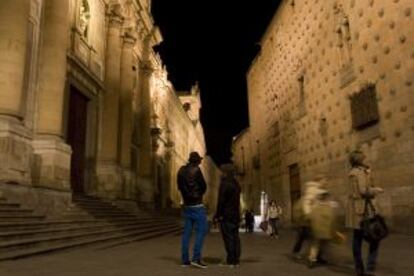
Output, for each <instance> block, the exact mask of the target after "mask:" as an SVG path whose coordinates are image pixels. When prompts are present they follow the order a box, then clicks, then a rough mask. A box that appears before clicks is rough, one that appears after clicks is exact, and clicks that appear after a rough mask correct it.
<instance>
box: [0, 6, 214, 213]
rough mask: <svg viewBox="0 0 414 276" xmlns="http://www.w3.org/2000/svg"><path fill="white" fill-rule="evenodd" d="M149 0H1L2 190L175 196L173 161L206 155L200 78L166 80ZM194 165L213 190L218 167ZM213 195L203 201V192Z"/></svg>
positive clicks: (44, 198) (57, 197) (157, 203)
mask: <svg viewBox="0 0 414 276" xmlns="http://www.w3.org/2000/svg"><path fill="white" fill-rule="evenodd" d="M150 7H151V1H150V0H134V1H128V0H30V1H29V0H2V1H1V2H0V192H1V193H2V194H3V195H4V196H6V197H7V198H10V199H12V200H16V201H18V202H22V203H24V204H25V205H26V206H28V207H31V208H35V209H37V210H39V211H40V212H45V213H56V212H58V211H59V210H63V209H65V208H67V206H68V205H69V204H70V202H71V198H72V196H73V195H76V194H80V195H89V196H94V197H98V198H102V199H106V200H110V201H113V202H116V203H117V204H120V205H122V206H124V207H125V208H132V207H133V206H135V205H136V203H139V205H140V206H142V207H144V208H154V207H158V208H170V207H179V206H180V203H181V202H180V201H181V199H180V196H179V193H178V191H177V188H176V179H175V178H176V171H177V170H178V168H179V167H180V166H181V165H183V164H185V163H186V161H187V158H188V155H189V153H190V152H191V151H193V150H196V151H198V152H199V153H200V154H201V155H203V156H205V155H206V146H205V141H204V132H203V128H202V125H201V123H200V118H199V112H200V109H201V100H200V90H199V88H198V85H197V84H196V85H194V86H193V87H192V88H191V90H190V91H185V92H179V91H175V89H174V87H173V85H172V84H171V82H169V81H168V79H167V75H168V72H167V70H166V68H165V66H164V65H163V63H162V60H161V58H160V56H159V55H158V54H157V53H156V52H155V51H154V50H153V47H154V46H156V45H158V44H160V43H161V42H162V35H161V32H160V30H159V29H158V27H157V26H156V25H155V24H154V20H153V18H152V15H151V9H150ZM202 170H203V172H204V174H205V177H206V179H207V182H208V183H209V184H210V186H209V191H210V194H208V195H207V201H208V202H207V204H210V205H212V204H213V201H214V198H215V196H214V190H215V189H216V187H217V182H218V179H219V170H218V169H217V167H216V165H215V164H214V162H213V161H212V159H211V158H209V157H208V156H205V158H204V162H203V164H202ZM210 201H211V203H210Z"/></svg>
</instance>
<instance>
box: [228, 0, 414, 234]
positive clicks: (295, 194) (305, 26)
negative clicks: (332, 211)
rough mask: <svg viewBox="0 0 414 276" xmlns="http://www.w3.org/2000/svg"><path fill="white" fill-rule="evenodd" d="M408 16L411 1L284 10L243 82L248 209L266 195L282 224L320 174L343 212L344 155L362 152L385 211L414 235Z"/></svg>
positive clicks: (412, 63)
mask: <svg viewBox="0 0 414 276" xmlns="http://www.w3.org/2000/svg"><path fill="white" fill-rule="evenodd" d="M413 9H414V3H413V1H410V0H392V1H388V0H369V1H368V0H367V1H356V0H347V1H341V0H335V1H322V0H312V1H310V0H294V1H293V0H289V1H283V2H282V3H281V5H280V7H279V9H278V11H277V12H276V14H275V16H274V18H273V19H272V21H271V22H270V24H269V26H268V28H267V31H266V32H265V34H264V36H263V38H262V40H261V51H260V53H259V54H258V55H257V57H256V58H255V60H254V61H253V62H252V65H251V67H250V69H249V71H248V74H247V82H248V100H249V116H250V127H249V129H248V130H246V131H244V132H243V133H241V134H240V135H239V136H238V137H236V138H235V140H234V143H233V152H234V159H235V162H236V163H237V165H238V167H239V168H242V169H241V171H242V172H243V174H242V176H241V178H242V181H245V182H246V184H245V185H251V186H252V188H250V189H251V191H253V192H251V193H250V192H249V193H248V196H249V197H251V198H249V199H248V200H249V201H251V202H253V203H254V204H255V205H257V201H258V200H260V196H261V192H262V191H264V192H266V193H267V194H268V195H269V197H270V198H275V199H277V200H279V201H280V202H281V204H282V205H283V206H284V207H285V209H286V210H287V212H285V215H286V220H289V218H290V209H291V206H292V203H293V202H294V201H295V200H296V199H298V198H299V197H300V195H301V193H302V187H303V183H304V182H305V181H307V180H309V179H311V178H312V177H314V176H315V175H316V174H320V173H323V174H327V176H328V177H329V179H330V181H329V189H330V190H331V191H332V193H333V194H334V195H335V196H336V197H337V198H338V199H339V200H340V201H341V202H342V203H343V204H345V201H346V189H347V179H348V170H349V164H348V154H349V153H350V152H351V151H352V150H354V149H357V148H359V149H362V150H363V151H364V152H365V153H366V155H367V159H368V162H369V163H370V165H371V166H372V170H373V174H374V179H375V181H376V183H377V185H379V186H382V187H383V188H384V189H385V190H386V192H385V193H384V194H383V195H381V196H380V197H379V200H378V201H379V203H380V206H381V209H382V212H383V213H384V214H385V215H386V216H387V218H388V219H389V222H390V224H392V225H393V228H394V229H395V230H397V231H401V232H410V233H413V232H414V223H412V221H413V217H414V202H413V200H412V198H413V196H414V186H413V184H414V182H413V181H414V109H413V106H414V94H413V82H414V51H413V49H414V47H413V46H414V35H413V34H414V20H413V16H414V15H413ZM243 164H244V165H243ZM243 168H244V169H243ZM256 208H257V207H256Z"/></svg>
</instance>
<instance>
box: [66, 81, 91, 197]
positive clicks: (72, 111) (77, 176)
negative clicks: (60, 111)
mask: <svg viewBox="0 0 414 276" xmlns="http://www.w3.org/2000/svg"><path fill="white" fill-rule="evenodd" d="M87 107H88V98H86V97H85V96H84V95H83V94H82V93H81V92H80V91H78V90H77V89H76V88H74V87H73V86H71V87H70V96H69V114H68V129H67V140H68V141H67V142H68V144H69V145H70V146H71V147H72V157H71V162H70V164H71V169H70V179H71V186H72V190H73V193H74V194H83V193H84V191H85V189H84V184H85V183H84V181H85V156H86V155H85V148H86V124H87Z"/></svg>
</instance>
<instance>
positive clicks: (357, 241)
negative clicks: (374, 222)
mask: <svg viewBox="0 0 414 276" xmlns="http://www.w3.org/2000/svg"><path fill="white" fill-rule="evenodd" d="M363 241H364V233H363V232H362V230H360V229H354V236H353V244H352V250H353V255H354V262H355V270H356V272H357V273H363V272H364V271H365V267H364V261H363V260H362V242H363ZM378 248H379V242H370V243H369V253H368V262H367V270H368V271H369V272H374V271H375V267H376V264H377V256H378Z"/></svg>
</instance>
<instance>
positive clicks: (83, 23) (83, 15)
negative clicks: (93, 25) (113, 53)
mask: <svg viewBox="0 0 414 276" xmlns="http://www.w3.org/2000/svg"><path fill="white" fill-rule="evenodd" d="M90 19H91V12H90V8H89V3H88V1H87V0H81V2H80V6H79V23H78V27H79V32H80V34H81V35H82V36H83V37H87V36H88V30H89V22H90Z"/></svg>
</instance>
